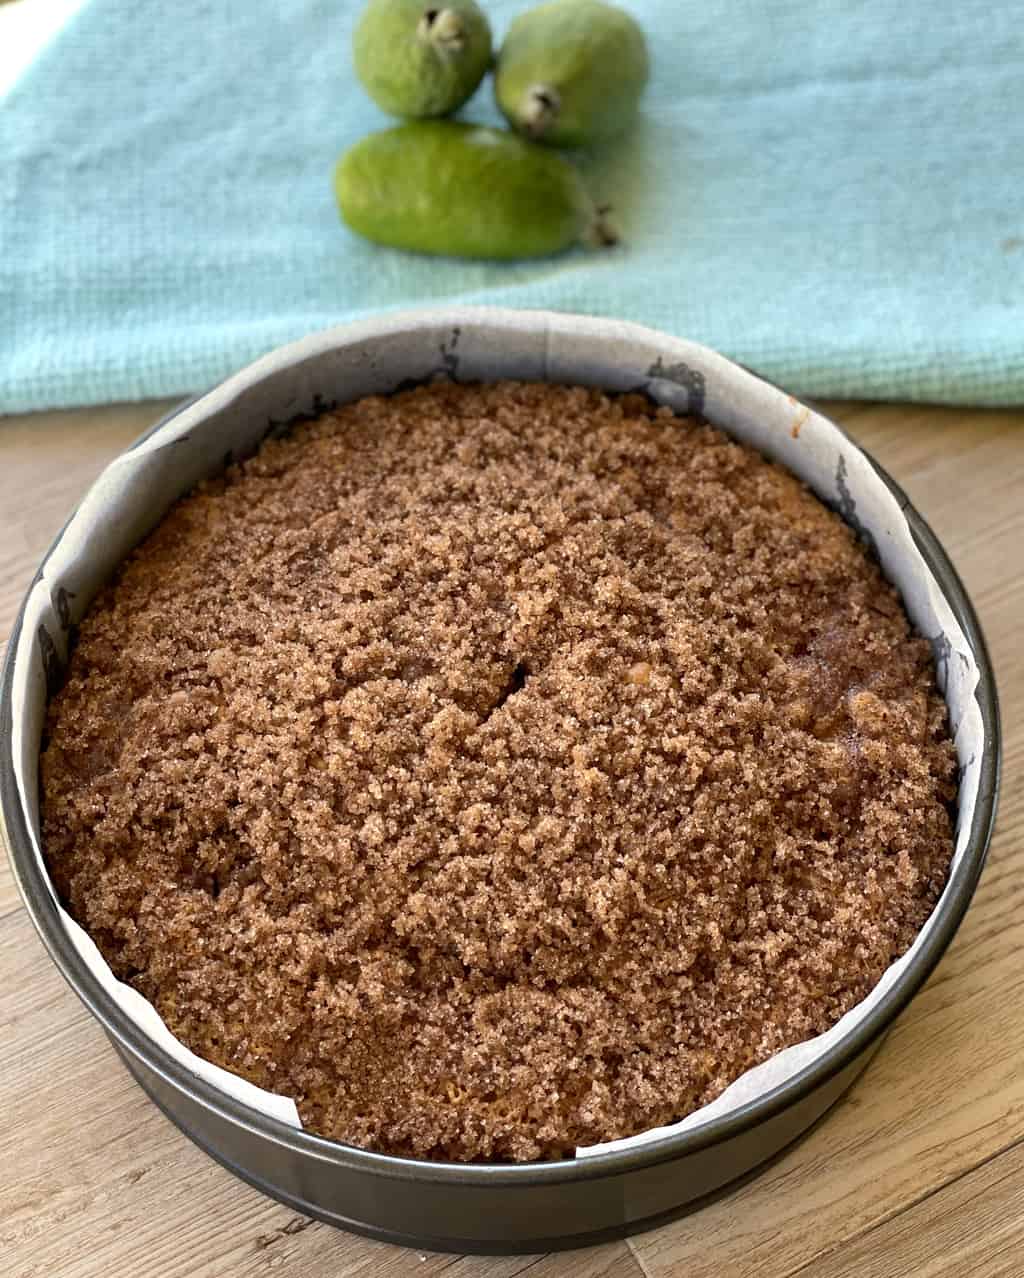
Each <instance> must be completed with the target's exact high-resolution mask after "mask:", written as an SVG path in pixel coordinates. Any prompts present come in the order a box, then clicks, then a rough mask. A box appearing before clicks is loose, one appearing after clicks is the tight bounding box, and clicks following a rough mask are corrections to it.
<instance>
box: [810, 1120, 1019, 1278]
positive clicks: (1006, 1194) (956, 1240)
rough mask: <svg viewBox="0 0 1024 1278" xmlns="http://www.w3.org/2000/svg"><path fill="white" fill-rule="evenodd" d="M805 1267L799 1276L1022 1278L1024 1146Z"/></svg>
mask: <svg viewBox="0 0 1024 1278" xmlns="http://www.w3.org/2000/svg"><path fill="white" fill-rule="evenodd" d="M798 1272H799V1274H800V1278H893V1275H897V1274H913V1275H914V1278H963V1275H966V1274H969V1275H970V1278H1020V1274H1021V1273H1022V1272H1024V1145H1015V1146H1014V1147H1013V1149H1010V1150H1007V1152H1006V1153H1004V1154H1000V1155H999V1156H998V1157H996V1158H993V1159H991V1160H990V1161H989V1162H987V1163H985V1164H984V1165H983V1166H981V1167H979V1168H978V1169H977V1170H976V1171H973V1172H971V1173H969V1174H968V1175H966V1176H962V1177H961V1178H960V1179H959V1180H957V1181H954V1182H953V1183H952V1184H951V1185H948V1186H947V1187H946V1188H945V1189H942V1190H940V1191H939V1192H938V1193H937V1194H932V1195H931V1197H929V1198H925V1199H924V1200H923V1201H922V1202H920V1203H917V1204H916V1206H914V1207H911V1208H910V1209H909V1210H908V1211H905V1212H902V1213H901V1214H900V1215H899V1216H896V1217H895V1218H894V1219H892V1220H889V1221H886V1222H885V1224H882V1225H880V1226H879V1227H878V1228H877V1229H874V1230H872V1231H871V1232H870V1233H868V1234H865V1235H864V1237H863V1238H860V1239H858V1240H857V1242H856V1243H854V1244H853V1246H851V1247H848V1248H844V1249H843V1250H842V1251H841V1252H835V1253H834V1254H833V1255H831V1256H827V1257H825V1258H824V1259H822V1260H817V1261H815V1262H813V1263H812V1264H810V1265H808V1266H807V1267H806V1268H804V1269H801V1270H799V1271H798Z"/></svg>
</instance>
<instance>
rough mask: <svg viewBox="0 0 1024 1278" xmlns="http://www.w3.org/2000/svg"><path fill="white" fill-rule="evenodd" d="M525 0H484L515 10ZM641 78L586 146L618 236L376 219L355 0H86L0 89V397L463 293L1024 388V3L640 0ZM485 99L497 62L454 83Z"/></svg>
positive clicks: (4, 404) (834, 390)
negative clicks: (397, 246)
mask: <svg viewBox="0 0 1024 1278" xmlns="http://www.w3.org/2000/svg"><path fill="white" fill-rule="evenodd" d="M528 6H529V0H493V2H492V3H488V4H486V5H485V7H486V8H487V9H488V12H489V13H490V14H491V17H492V22H493V25H494V28H495V34H496V36H498V37H499V38H500V35H501V33H502V32H503V31H504V30H505V29H506V27H507V25H508V22H509V20H510V18H511V17H512V16H513V15H514V14H516V13H518V12H521V11H522V10H523V9H525V8H527V7H528ZM630 7H631V9H632V10H633V12H634V13H635V14H636V15H637V16H638V17H639V18H640V20H641V21H642V23H643V25H644V27H645V28H646V30H647V32H648V35H649V38H650V44H651V49H652V54H653V78H652V82H651V85H650V88H649V91H648V93H647V95H646V97H645V101H644V111H643V119H642V122H641V124H640V125H639V126H638V127H637V128H636V130H635V131H634V132H633V133H632V134H631V135H630V136H629V137H627V138H625V139H624V140H623V141H622V142H621V143H620V144H618V145H617V146H615V147H612V148H610V149H609V150H608V151H607V153H605V154H604V155H599V156H590V157H587V158H586V159H585V161H584V164H585V168H586V170H587V174H588V177H589V179H590V181H591V184H592V186H593V189H594V191H595V193H596V194H597V195H598V197H599V198H600V199H601V200H602V201H608V202H610V203H611V204H613V205H614V207H615V208H616V210H617V214H618V220H619V222H620V224H621V226H622V229H623V231H624V233H625V239H624V243H623V244H622V245H621V246H620V247H619V248H617V249H614V250H611V251H605V252H590V253H588V252H586V251H584V250H579V251H573V252H571V253H569V254H568V255H565V256H562V257H558V258H552V259H548V260H544V261H534V262H522V263H512V264H504V265H503V264H499V263H480V262H475V263H468V262H459V261H452V260H443V259H430V258H425V257H417V256H412V255H408V254H404V253H400V252H395V251H390V250H386V249H381V248H377V247H374V246H372V245H370V244H366V243H363V242H361V241H360V240H358V239H357V238H355V237H354V236H353V235H352V234H350V233H349V232H348V231H347V230H346V229H345V228H344V227H342V226H341V225H340V223H339V221H338V216H337V213H336V211H335V207H334V201H333V196H332V193H331V183H330V177H331V171H332V168H333V164H334V161H335V159H336V157H337V155H338V154H339V152H340V151H341V150H342V148H344V147H345V146H346V145H348V144H349V143H351V142H352V141H354V140H355V139H357V138H358V137H360V136H361V135H362V134H364V133H365V132H367V131H368V130H371V129H376V128H381V127H384V126H386V125H387V123H388V121H387V119H386V117H384V116H383V115H382V114H381V113H380V112H379V111H378V110H377V108H376V107H374V106H373V104H372V103H370V102H369V101H368V100H367V99H366V98H365V96H364V94H363V93H362V91H361V89H360V88H359V85H358V84H357V82H356V81H355V78H354V75H353V73H352V71H351V62H350V55H349V45H350V37H351V30H352V25H353V23H354V21H355V18H356V16H357V13H358V8H359V6H358V5H357V4H355V3H352V2H350V0H330V2H327V0H288V3H287V4H281V3H279V0H195V2H194V3H192V4H190V5H186V6H184V7H183V6H181V5H168V4H166V3H158V2H157V0H87V2H86V4H85V5H84V7H83V8H82V10H81V11H80V12H79V13H78V15H77V16H76V17H75V18H74V19H73V20H72V21H71V23H70V24H69V25H68V26H67V27H66V28H65V29H64V30H63V31H62V32H61V34H60V35H59V36H58V37H57V38H56V39H55V40H54V41H53V43H52V44H50V45H49V46H48V47H47V48H46V49H45V50H44V52H43V53H42V54H41V55H40V56H39V58H38V59H37V61H36V62H35V63H34V64H33V65H32V66H31V67H30V69H29V70H28V71H27V72H26V73H25V74H24V75H23V76H22V78H21V79H20V80H19V81H18V83H17V84H16V85H15V86H14V87H13V88H12V89H11V90H10V92H9V93H8V95H7V97H6V98H5V100H4V101H3V102H2V104H0V324H2V340H0V411H14V410H19V409H33V408H44V407H48V406H53V405H64V404H87V403H99V402H104V401H108V400H115V399H131V398H138V397H144V396H157V395H170V394H176V393H178V392H185V391H188V390H192V389H196V388H202V387H204V386H206V385H208V384H210V383H211V382H213V381H215V380H217V379H219V378H220V377H222V376H224V375H225V374H227V373H228V372H230V371H231V370H232V369H234V368H236V367H237V366H238V365H240V364H242V363H243V362H245V361H248V360H250V359H252V358H253V357H255V356H257V355H259V354H260V353H262V352H263V351H266V350H267V349H268V348H270V347H272V346H275V345H277V344H278V343H281V342H283V341H287V340H289V339H291V338H294V337H297V336H300V335H302V334H304V333H306V332H309V331H310V330H312V329H316V328H320V327H324V326H326V325H329V324H334V323H337V322H339V321H343V320H346V319H349V318H355V317H357V316H361V315H366V314H367V313H370V312H375V311H382V310H385V309H389V310H390V309H396V308H401V307H409V306H423V305H430V304H433V303H437V302H440V301H443V300H446V299H456V298H457V299H458V300H459V301H460V302H490V303H503V304H511V305H522V306H542V307H556V308H561V309H567V310H576V311H585V312H589V313H594V314H602V315H613V316H618V317H620V318H625V319H634V320H639V321H642V322H645V323H648V324H652V325H654V326H656V327H658V328H662V329H665V330H668V331H670V332H673V333H677V334H683V335H686V336H688V337H692V338H696V339H698V340H700V341H703V342H707V343H709V344H710V345H712V346H715V347H717V348H719V349H720V350H722V351H724V352H725V353H727V354H729V355H732V356H734V357H735V358H737V359H739V360H740V361H742V362H743V363H745V364H747V365H749V366H751V367H753V368H756V369H758V370H760V371H762V372H763V373H764V374H765V375H766V376H768V377H770V378H772V379H773V380H775V381H778V382H781V383H783V384H784V385H786V386H787V388H790V389H792V390H794V391H797V392H799V393H803V394H808V395H819V396H821V395H850V396H865V397H883V396H893V397H899V398H906V399H918V400H940V401H941V400H946V401H951V402H958V403H976V404H1009V403H1015V402H1024V34H1022V33H1024V22H1022V20H1021V19H1022V13H1021V8H1020V6H1019V5H1018V4H1003V5H993V4H991V3H988V2H985V3H982V0H703V3H700V4H683V3H681V2H680V0H631V4H630ZM463 114H464V116H466V117H468V118H471V119H480V120H485V121H489V122H494V121H496V120H497V116H496V113H495V111H494V108H493V105H492V102H491V94H490V86H489V84H486V83H485V85H484V86H483V87H482V89H481V92H480V94H479V95H478V97H477V98H476V99H475V100H474V101H473V102H471V103H470V104H469V106H468V107H467V108H466V109H465V110H464V112H463Z"/></svg>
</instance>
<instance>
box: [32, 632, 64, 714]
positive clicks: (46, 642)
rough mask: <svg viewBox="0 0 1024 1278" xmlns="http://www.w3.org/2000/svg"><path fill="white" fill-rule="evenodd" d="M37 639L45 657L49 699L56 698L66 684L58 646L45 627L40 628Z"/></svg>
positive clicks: (44, 668)
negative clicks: (64, 683)
mask: <svg viewBox="0 0 1024 1278" xmlns="http://www.w3.org/2000/svg"><path fill="white" fill-rule="evenodd" d="M36 637H37V638H38V640H39V649H40V652H41V653H42V655H43V673H44V675H45V676H46V695H47V696H48V697H53V696H55V695H56V694H57V693H58V692H59V691H60V688H61V685H62V684H63V682H64V663H63V662H62V661H61V659H60V653H59V652H58V651H57V645H56V644H55V643H54V642H53V640H52V639H51V638H50V632H49V631H48V630H47V629H46V627H45V626H40V627H39V629H38V630H37V631H36Z"/></svg>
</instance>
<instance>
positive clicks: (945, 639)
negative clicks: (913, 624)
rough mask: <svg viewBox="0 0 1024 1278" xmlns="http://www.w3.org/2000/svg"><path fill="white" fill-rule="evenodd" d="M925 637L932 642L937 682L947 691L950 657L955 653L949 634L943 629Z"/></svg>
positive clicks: (942, 689) (941, 688)
mask: <svg viewBox="0 0 1024 1278" xmlns="http://www.w3.org/2000/svg"><path fill="white" fill-rule="evenodd" d="M925 637H926V638H927V640H928V642H929V643H930V644H931V648H932V656H933V657H934V658H935V682H936V683H937V684H938V685H939V688H940V690H941V691H942V692H945V691H946V688H947V685H948V683H949V659H950V657H951V656H952V655H953V645H952V644H951V643H950V641H949V635H947V634H944V633H943V632H942V631H941V630H940V631H939V633H938V634H937V635H926V636H925Z"/></svg>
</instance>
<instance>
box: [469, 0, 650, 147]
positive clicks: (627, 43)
mask: <svg viewBox="0 0 1024 1278" xmlns="http://www.w3.org/2000/svg"><path fill="white" fill-rule="evenodd" d="M649 69H650V68H649V61H648V57H647V42H646V40H645V39H644V33H643V32H642V31H641V30H640V27H639V26H638V25H637V23H636V21H635V20H634V19H633V18H631V17H630V15H629V14H628V13H625V12H624V11H623V10H622V9H618V8H616V7H615V6H614V5H610V4H604V3H603V2H602V0H553V2H552V3H551V4H544V5H541V6H540V8H538V9H531V10H530V11H529V12H528V13H524V14H522V15H521V16H520V17H518V18H516V20H515V21H514V22H513V23H512V25H511V27H509V31H508V35H507V36H506V37H505V40H504V42H503V44H502V46H501V49H500V51H499V53H498V62H497V67H496V69H495V73H494V96H495V98H496V100H497V103H498V106H499V108H500V109H501V111H502V113H503V114H504V116H505V118H506V119H507V120H508V122H509V123H510V124H511V125H512V127H513V128H514V129H517V130H518V131H519V132H520V133H523V134H525V135H526V136H527V137H530V138H533V139H535V140H536V141H539V142H547V143H549V144H550V145H552V146H570V147H571V146H590V145H591V144H593V143H598V142H604V141H606V140H607V139H608V138H612V137H614V136H615V135H616V134H617V133H621V132H622V131H623V130H624V129H625V128H627V127H628V125H629V124H630V123H631V121H632V120H633V118H634V116H635V115H636V110H637V104H638V103H639V101H640V95H641V93H642V92H643V89H644V85H645V84H646V83H647V77H648V74H649Z"/></svg>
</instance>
